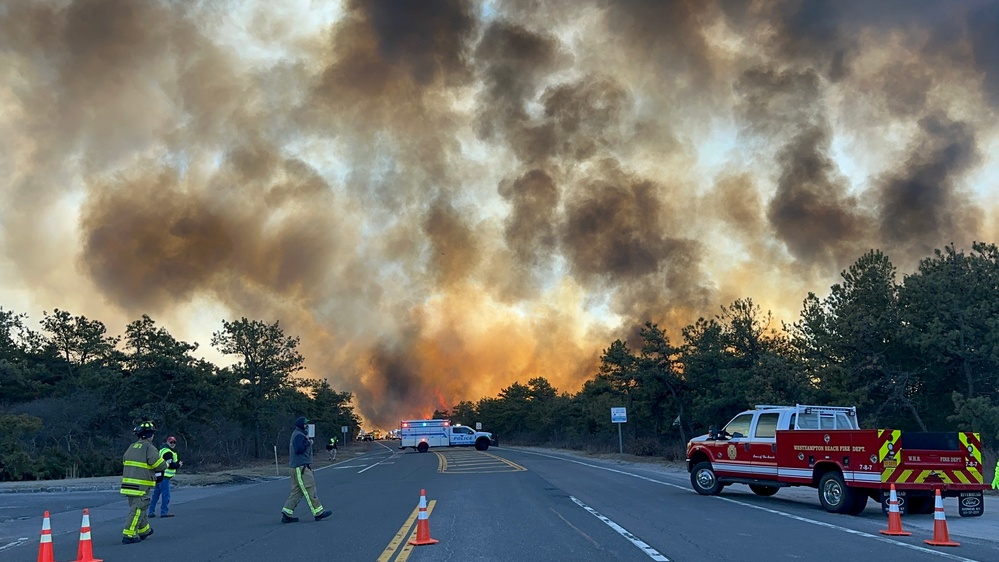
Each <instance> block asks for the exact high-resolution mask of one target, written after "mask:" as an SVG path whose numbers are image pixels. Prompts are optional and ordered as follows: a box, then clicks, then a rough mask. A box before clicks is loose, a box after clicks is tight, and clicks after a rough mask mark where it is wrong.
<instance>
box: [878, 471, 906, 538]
mask: <svg viewBox="0 0 999 562" xmlns="http://www.w3.org/2000/svg"><path fill="white" fill-rule="evenodd" d="M881 534H882V535H893V536H907V535H911V534H912V533H910V532H908V531H903V530H902V512H900V511H899V510H898V495H897V494H896V493H895V485H894V484H892V485H891V495H890V496H888V528H887V529H881Z"/></svg>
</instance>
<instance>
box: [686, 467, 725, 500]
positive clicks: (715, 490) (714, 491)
mask: <svg viewBox="0 0 999 562" xmlns="http://www.w3.org/2000/svg"><path fill="white" fill-rule="evenodd" d="M690 485H691V486H693V487H694V490H696V491H697V493H698V494H701V495H702V496H717V495H718V494H719V493H721V489H722V485H721V483H720V482H718V477H717V476H716V475H715V470H714V469H713V468H711V463H710V462H708V461H704V462H699V463H697V465H696V466H694V470H692V471H690Z"/></svg>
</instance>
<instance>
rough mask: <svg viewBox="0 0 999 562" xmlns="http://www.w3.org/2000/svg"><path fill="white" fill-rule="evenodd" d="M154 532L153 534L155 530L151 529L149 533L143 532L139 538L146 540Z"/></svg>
mask: <svg viewBox="0 0 999 562" xmlns="http://www.w3.org/2000/svg"><path fill="white" fill-rule="evenodd" d="M152 534H153V530H152V529H149V532H148V533H143V534H141V535H139V540H140V541H144V540H146V539H148V538H149V537H150V536H152Z"/></svg>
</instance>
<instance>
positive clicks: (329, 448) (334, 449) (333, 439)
mask: <svg viewBox="0 0 999 562" xmlns="http://www.w3.org/2000/svg"><path fill="white" fill-rule="evenodd" d="M336 443H337V438H336V437H330V442H329V443H327V444H326V450H327V451H329V453H330V460H331V461H335V460H336V452H337V446H336Z"/></svg>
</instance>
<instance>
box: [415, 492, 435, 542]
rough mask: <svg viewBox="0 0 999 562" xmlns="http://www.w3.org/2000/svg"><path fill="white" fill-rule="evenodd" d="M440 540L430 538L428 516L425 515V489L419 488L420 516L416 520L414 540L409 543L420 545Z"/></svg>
mask: <svg viewBox="0 0 999 562" xmlns="http://www.w3.org/2000/svg"><path fill="white" fill-rule="evenodd" d="M438 542H440V541H438V540H436V539H432V538H430V516H429V515H427V491H426V490H420V518H419V520H418V521H417V522H416V540H415V541H409V544H412V545H416V546H420V545H424V544H435V543H438Z"/></svg>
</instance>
